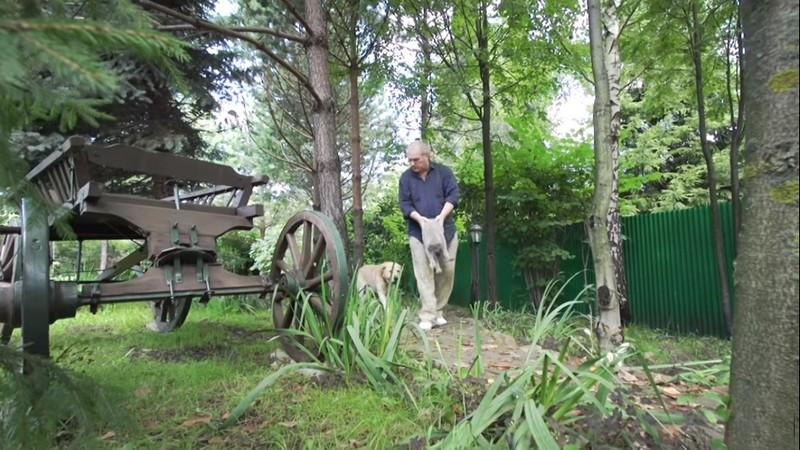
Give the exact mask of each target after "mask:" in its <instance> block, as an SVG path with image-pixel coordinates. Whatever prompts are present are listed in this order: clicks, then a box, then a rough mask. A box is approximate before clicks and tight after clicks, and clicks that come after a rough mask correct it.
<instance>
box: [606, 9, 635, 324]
mask: <svg viewBox="0 0 800 450" xmlns="http://www.w3.org/2000/svg"><path fill="white" fill-rule="evenodd" d="M603 5H604V6H603V24H604V25H605V27H604V33H603V47H604V49H605V55H606V71H607V73H608V87H609V98H610V105H611V106H610V107H611V127H610V130H609V132H610V135H609V139H610V141H611V142H610V145H611V149H610V150H611V166H612V170H611V202H610V203H609V207H608V240H609V246H610V247H611V259H612V261H613V262H614V279H615V280H616V283H617V288H616V289H617V298H618V299H619V313H620V317H621V319H622V324H623V325H627V324H629V323H630V321H631V313H630V305H629V304H628V286H627V277H626V276H625V258H624V253H623V241H622V218H621V216H620V213H619V129H620V127H621V125H622V113H621V111H620V108H621V105H622V102H621V101H620V82H619V80H620V76H621V72H622V62H621V61H620V51H619V40H620V35H619V33H620V32H619V18H618V16H617V4H616V2H615V1H614V0H608V1H606V2H605V3H604V4H603Z"/></svg>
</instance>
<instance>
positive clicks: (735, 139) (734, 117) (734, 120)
mask: <svg viewBox="0 0 800 450" xmlns="http://www.w3.org/2000/svg"><path fill="white" fill-rule="evenodd" d="M734 35H735V39H731V42H730V44H729V46H728V51H727V52H726V55H725V62H726V63H727V67H726V70H725V85H726V88H727V94H728V114H729V116H730V117H729V118H730V127H731V154H730V171H731V209H732V210H733V236H734V254H736V253H737V252H738V248H739V243H738V241H739V233H740V232H741V230H742V202H741V191H740V188H739V146H740V145H741V143H742V138H743V137H744V135H743V134H742V125H743V124H744V107H743V106H744V103H743V99H744V95H743V94H744V90H743V89H742V70H741V68H742V59H743V58H744V55H743V54H742V22H741V16H740V14H739V11H738V9H737V14H736V27H735V29H734ZM734 41H735V42H736V58H735V59H736V61H735V63H734V62H731V55H730V46H732V45H733V42H734ZM734 67H735V70H736V74H737V77H736V88H737V90H738V92H739V95H738V99H739V101H738V105H737V112H736V113H734V101H733V92H732V91H733V84H734V83H733V80H732V78H733V74H732V73H731V71H732V70H734V69H733V68H734Z"/></svg>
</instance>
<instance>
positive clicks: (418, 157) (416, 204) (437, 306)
mask: <svg viewBox="0 0 800 450" xmlns="http://www.w3.org/2000/svg"><path fill="white" fill-rule="evenodd" d="M406 156H407V157H408V162H409V165H410V167H409V168H408V169H407V170H406V171H405V172H403V175H402V176H401V177H400V209H401V210H402V211H403V215H404V216H405V217H406V221H407V222H408V235H409V244H410V246H411V259H412V261H413V263H414V277H415V278H416V279H417V288H418V290H419V297H420V302H421V303H422V308H421V309H420V311H419V327H420V328H421V329H423V330H425V331H428V330H430V329H431V328H433V327H434V325H437V326H440V325H445V324H446V323H447V320H445V318H444V315H443V314H442V310H443V309H444V307H445V306H446V305H447V301H448V300H449V299H450V293H451V292H452V291H453V278H454V274H455V266H456V250H457V249H458V238H457V237H456V224H455V220H453V215H452V214H451V213H452V212H453V209H454V208H455V207H456V206H457V205H458V199H459V196H460V194H459V191H458V183H457V182H456V177H455V176H454V175H453V171H452V170H450V168H448V167H447V166H444V165H442V164H437V163H434V162H433V161H432V160H431V156H432V155H431V147H430V145H428V144H426V143H424V142H422V141H419V140H418V141H414V142H412V143H411V144H410V145H409V146H408V148H407V149H406ZM423 226H424V227H426V230H430V229H438V230H440V232H441V231H443V232H444V240H445V242H446V246H447V251H446V252H442V253H443V254H444V255H446V256H447V258H445V259H444V260H443V261H442V263H443V264H442V265H441V270H440V271H438V272H436V271H434V267H433V265H432V264H431V263H430V260H429V257H430V255H429V254H428V251H427V250H428V249H426V248H425V246H424V245H423V238H422V234H423V233H422V228H423Z"/></svg>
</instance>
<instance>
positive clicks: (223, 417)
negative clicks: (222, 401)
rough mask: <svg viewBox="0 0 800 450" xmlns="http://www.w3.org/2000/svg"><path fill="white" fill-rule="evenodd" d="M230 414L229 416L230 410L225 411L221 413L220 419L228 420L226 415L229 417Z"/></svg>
mask: <svg viewBox="0 0 800 450" xmlns="http://www.w3.org/2000/svg"><path fill="white" fill-rule="evenodd" d="M230 416H231V413H230V412H226V413H225V414H223V415H222V419H221V420H228V417H230Z"/></svg>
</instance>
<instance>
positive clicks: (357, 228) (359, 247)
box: [350, 28, 364, 267]
mask: <svg viewBox="0 0 800 450" xmlns="http://www.w3.org/2000/svg"><path fill="white" fill-rule="evenodd" d="M352 31H353V33H354V35H353V36H351V38H353V39H354V40H355V38H356V36H355V31H356V30H355V28H353V29H352ZM354 57H355V58H356V60H357V59H358V54H354ZM358 76H359V68H358V62H355V63H353V65H352V66H351V67H350V156H351V161H350V165H351V166H352V170H353V234H354V237H355V240H354V241H353V261H352V262H353V267H359V266H360V265H361V264H362V263H363V262H364V207H363V205H362V203H361V115H360V111H359V96H358Z"/></svg>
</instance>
